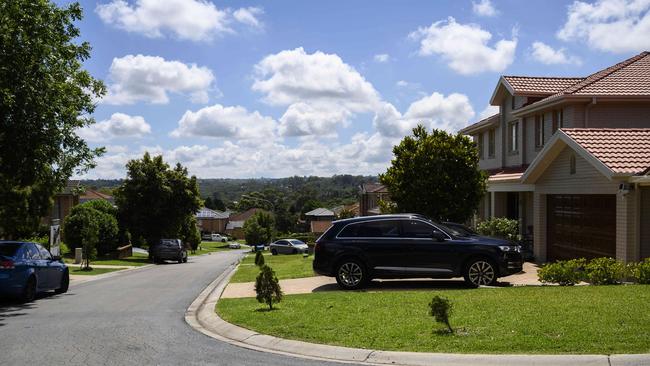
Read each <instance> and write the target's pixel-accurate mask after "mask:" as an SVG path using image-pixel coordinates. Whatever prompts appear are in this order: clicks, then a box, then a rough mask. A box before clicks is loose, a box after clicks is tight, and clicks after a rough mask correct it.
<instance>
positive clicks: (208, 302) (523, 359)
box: [185, 263, 650, 366]
mask: <svg viewBox="0 0 650 366" xmlns="http://www.w3.org/2000/svg"><path fill="white" fill-rule="evenodd" d="M236 269H237V264H235V263H234V264H232V265H230V267H228V268H227V269H226V271H224V272H223V273H222V274H221V275H220V276H219V277H217V279H215V280H214V281H213V282H212V283H211V284H210V285H208V287H206V288H205V289H204V290H203V291H202V292H201V293H200V294H199V296H198V297H197V298H196V299H195V300H194V301H193V302H192V304H191V305H190V307H189V308H188V309H187V311H186V312H185V321H186V322H187V323H188V324H189V325H190V326H191V327H192V328H194V329H195V330H197V331H199V332H201V333H203V334H205V335H207V336H209V337H212V338H214V339H217V340H220V341H222V342H226V343H229V344H232V345H234V346H238V347H243V348H247V349H251V350H255V351H260V352H268V353H274V354H280V355H285V356H292V357H297V358H304V359H311V360H319V361H331V362H340V363H353V364H362V365H403V366H425V365H440V366H447V365H448V366H461V365H473V366H511V365H512V366H519V365H535V366H546V365H548V366H564V365H566V366H637V365H639V366H640V365H650V354H640V355H570V354H563V355H526V354H518V355H517V354H507V355H492V354H487V355H486V354H456V353H424V352H394V351H379V350H369V349H362V348H347V347H339V346H330V345H324V344H315V343H307V342H301V341H293V340H288V339H283V338H277V337H273V336H269V335H265V334H260V333H257V332H254V331H251V330H249V329H245V328H242V327H238V326H236V325H234V324H230V323H228V322H226V321H225V320H223V319H221V317H219V315H217V313H216V312H215V306H216V304H217V301H218V300H219V298H220V297H221V294H222V293H223V290H224V289H225V287H226V285H227V284H228V282H229V281H230V278H231V277H232V275H233V274H234V273H235V270H236Z"/></svg>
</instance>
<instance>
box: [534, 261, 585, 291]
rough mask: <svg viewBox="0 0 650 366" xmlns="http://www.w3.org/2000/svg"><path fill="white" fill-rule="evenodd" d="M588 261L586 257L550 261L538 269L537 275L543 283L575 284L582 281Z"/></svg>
mask: <svg viewBox="0 0 650 366" xmlns="http://www.w3.org/2000/svg"><path fill="white" fill-rule="evenodd" d="M586 263H587V261H586V260H585V259H584V258H580V259H571V260H568V261H557V262H555V263H548V264H546V265H544V266H543V267H542V268H540V269H539V271H537V277H538V278H539V281H540V282H542V283H557V284H558V285H560V286H573V285H575V284H576V283H578V282H580V281H582V279H583V275H584V267H585V265H586Z"/></svg>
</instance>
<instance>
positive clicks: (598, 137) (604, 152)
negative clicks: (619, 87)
mask: <svg viewBox="0 0 650 366" xmlns="http://www.w3.org/2000/svg"><path fill="white" fill-rule="evenodd" d="M565 146H569V147H571V148H572V149H573V150H574V151H575V152H576V153H578V154H579V155H580V156H581V157H583V158H584V159H585V160H587V161H588V162H589V163H590V164H591V165H593V166H594V167H595V168H596V169H597V170H598V171H599V172H600V173H602V174H603V175H604V176H605V177H607V178H608V179H610V180H611V179H612V178H613V177H614V176H617V175H618V176H631V175H637V174H643V172H644V171H646V170H647V169H649V168H650V129H646V128H644V129H630V128H619V129H606V128H594V129H590V128H567V129H560V130H558V132H557V133H556V134H555V135H554V136H553V138H551V140H550V141H549V142H548V143H547V144H546V146H544V149H542V151H541V152H540V153H539V154H538V155H537V157H536V158H535V160H533V162H532V164H531V165H530V167H529V168H528V169H527V170H526V173H524V175H523V176H522V179H521V182H522V183H526V184H530V183H535V182H536V181H537V180H538V179H539V178H540V177H541V175H542V174H543V173H544V171H545V170H546V168H548V166H549V165H550V164H551V163H552V162H553V161H554V160H555V158H556V157H557V156H558V155H559V154H560V152H561V151H562V150H563V149H564V147H565Z"/></svg>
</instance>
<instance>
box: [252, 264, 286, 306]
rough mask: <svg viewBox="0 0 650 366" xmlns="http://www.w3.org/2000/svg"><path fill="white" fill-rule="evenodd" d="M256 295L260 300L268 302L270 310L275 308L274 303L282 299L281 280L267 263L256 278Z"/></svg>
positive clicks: (264, 302)
mask: <svg viewBox="0 0 650 366" xmlns="http://www.w3.org/2000/svg"><path fill="white" fill-rule="evenodd" d="M255 293H256V294H257V296H256V297H255V298H256V299H257V301H258V302H260V303H263V304H267V305H268V306H269V310H273V304H276V303H279V302H280V301H282V289H281V288H280V281H278V278H277V277H276V276H275V271H273V270H272V269H271V267H269V266H267V265H263V266H262V268H261V270H260V274H258V275H257V278H256V279H255Z"/></svg>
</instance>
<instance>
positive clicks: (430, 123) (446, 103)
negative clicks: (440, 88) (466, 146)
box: [374, 93, 474, 137]
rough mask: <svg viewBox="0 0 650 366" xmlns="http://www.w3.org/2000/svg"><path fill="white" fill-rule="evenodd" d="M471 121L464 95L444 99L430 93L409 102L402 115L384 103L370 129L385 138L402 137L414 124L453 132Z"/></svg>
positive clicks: (470, 111)
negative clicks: (373, 128) (373, 126)
mask: <svg viewBox="0 0 650 366" xmlns="http://www.w3.org/2000/svg"><path fill="white" fill-rule="evenodd" d="M473 117H474V109H473V108H472V105H471V104H470V102H469V98H467V96H466V95H464V94H458V93H453V94H450V95H448V96H446V97H445V96H444V95H442V94H440V93H433V94H431V95H429V96H426V97H423V98H422V99H419V100H417V101H415V102H413V103H412V104H411V105H410V106H409V108H408V109H407V110H406V112H405V113H404V114H403V115H402V114H401V113H400V112H399V111H397V109H396V108H395V107H394V106H393V105H392V104H390V103H385V104H384V105H383V107H382V108H381V110H379V111H378V112H377V115H376V116H375V119H374V125H375V127H376V128H377V130H378V131H379V132H380V133H381V134H383V135H385V136H391V137H402V136H405V135H407V134H409V133H410V131H411V129H413V127H415V126H417V125H418V124H423V125H424V126H425V127H427V128H429V129H431V128H436V129H443V130H446V131H449V132H456V131H458V130H459V129H460V128H462V127H464V126H465V125H467V123H468V121H469V120H470V119H471V118H473Z"/></svg>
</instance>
